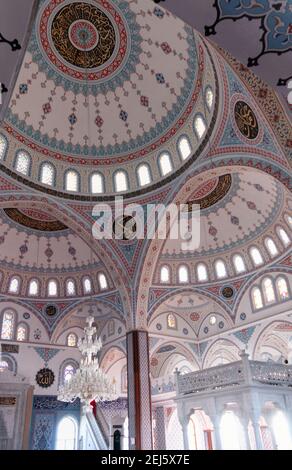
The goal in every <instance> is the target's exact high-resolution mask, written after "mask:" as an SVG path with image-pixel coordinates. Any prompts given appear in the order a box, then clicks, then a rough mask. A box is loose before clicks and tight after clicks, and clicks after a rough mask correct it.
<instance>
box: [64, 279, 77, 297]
mask: <svg viewBox="0 0 292 470" xmlns="http://www.w3.org/2000/svg"><path fill="white" fill-rule="evenodd" d="M66 293H67V295H76V286H75V282H74V281H72V279H70V280H69V281H67V283H66Z"/></svg>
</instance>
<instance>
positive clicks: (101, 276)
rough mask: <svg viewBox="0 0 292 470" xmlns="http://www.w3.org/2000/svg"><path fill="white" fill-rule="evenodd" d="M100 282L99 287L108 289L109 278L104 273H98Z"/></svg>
mask: <svg viewBox="0 0 292 470" xmlns="http://www.w3.org/2000/svg"><path fill="white" fill-rule="evenodd" d="M98 282H99V287H100V288H101V289H102V290H104V289H107V280H106V277H105V275H104V274H99V275H98Z"/></svg>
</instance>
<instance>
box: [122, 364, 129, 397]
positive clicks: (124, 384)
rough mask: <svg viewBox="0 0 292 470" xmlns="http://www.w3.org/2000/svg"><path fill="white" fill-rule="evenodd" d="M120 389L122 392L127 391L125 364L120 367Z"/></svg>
mask: <svg viewBox="0 0 292 470" xmlns="http://www.w3.org/2000/svg"><path fill="white" fill-rule="evenodd" d="M121 391H122V393H127V391H128V374H127V365H125V366H124V367H123V368H122V372H121Z"/></svg>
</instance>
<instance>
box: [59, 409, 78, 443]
mask: <svg viewBox="0 0 292 470" xmlns="http://www.w3.org/2000/svg"><path fill="white" fill-rule="evenodd" d="M76 448H77V423H76V421H75V419H74V418H73V417H72V416H64V417H63V418H62V419H61V421H60V422H59V424H58V427H57V436H56V445H55V449H56V450H75V449H76Z"/></svg>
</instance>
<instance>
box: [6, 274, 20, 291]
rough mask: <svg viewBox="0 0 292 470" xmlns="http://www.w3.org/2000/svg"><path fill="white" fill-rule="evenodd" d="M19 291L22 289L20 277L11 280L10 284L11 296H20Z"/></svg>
mask: <svg viewBox="0 0 292 470" xmlns="http://www.w3.org/2000/svg"><path fill="white" fill-rule="evenodd" d="M19 289H20V281H19V279H18V277H12V278H11V279H10V283H9V289H8V290H9V293H10V294H18V293H19Z"/></svg>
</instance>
